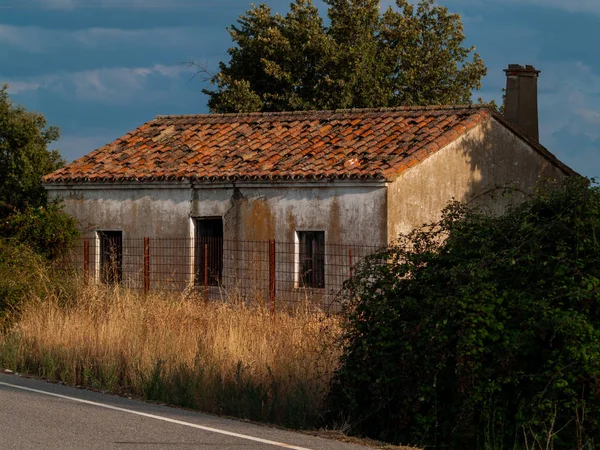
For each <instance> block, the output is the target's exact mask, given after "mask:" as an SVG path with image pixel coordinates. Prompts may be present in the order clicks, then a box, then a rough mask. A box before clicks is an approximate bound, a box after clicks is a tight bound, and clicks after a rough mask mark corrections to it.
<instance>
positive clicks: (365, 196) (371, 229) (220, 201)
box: [49, 181, 387, 300]
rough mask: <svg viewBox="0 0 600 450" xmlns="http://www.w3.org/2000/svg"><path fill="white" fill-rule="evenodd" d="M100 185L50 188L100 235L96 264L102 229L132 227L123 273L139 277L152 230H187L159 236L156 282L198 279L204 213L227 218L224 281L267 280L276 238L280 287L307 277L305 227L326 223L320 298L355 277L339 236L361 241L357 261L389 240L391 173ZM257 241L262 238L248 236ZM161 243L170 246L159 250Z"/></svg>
mask: <svg viewBox="0 0 600 450" xmlns="http://www.w3.org/2000/svg"><path fill="white" fill-rule="evenodd" d="M147 186H148V185H147ZM100 187H101V188H100ZM100 187H99V186H94V185H88V186H85V185H80V186H75V187H63V188H57V187H53V186H50V187H49V189H50V190H49V192H50V196H51V197H53V198H56V197H60V198H62V199H63V200H64V205H65V210H66V211H67V212H68V213H69V214H72V215H73V216H75V217H76V218H77V219H78V221H79V226H80V229H81V231H82V233H83V237H84V238H85V239H90V240H91V242H92V253H93V254H95V255H96V258H95V260H94V261H93V264H95V267H96V272H97V270H98V267H99V257H98V256H97V255H98V253H99V251H98V242H99V241H98V239H97V234H96V231H98V230H105V231H108V230H121V231H122V232H123V238H124V246H123V247H124V249H123V272H124V275H127V277H128V278H127V277H126V278H127V280H128V283H129V284H130V285H136V286H139V285H141V283H142V279H141V277H140V274H141V273H142V271H143V266H142V263H143V259H142V258H143V256H142V255H143V249H142V248H141V245H142V243H141V242H142V241H141V238H142V237H145V236H148V237H150V238H177V239H179V238H183V239H185V240H184V241H179V242H175V241H171V242H167V241H162V243H159V242H154V241H151V246H152V248H151V268H150V272H151V274H153V275H152V276H153V277H154V278H155V279H156V282H159V281H161V280H160V279H161V277H162V278H163V279H164V278H168V279H169V280H170V281H171V282H173V283H176V284H177V286H179V287H184V286H185V285H186V284H187V283H189V282H190V280H191V279H192V277H193V272H194V250H193V248H192V247H191V245H192V240H191V238H192V237H193V236H194V220H193V219H195V218H213V217H222V218H223V226H224V239H225V243H224V266H223V284H224V285H225V286H226V287H231V286H232V285H234V284H238V283H239V281H240V280H241V279H243V280H245V281H244V283H246V284H248V283H250V284H252V285H253V286H254V287H258V288H259V289H262V290H265V289H267V288H268V265H267V264H268V257H267V255H266V253H265V252H266V250H267V247H266V245H265V244H264V243H265V241H268V240H269V239H275V240H276V241H277V259H276V261H277V262H276V266H277V289H278V291H280V292H284V291H290V290H292V288H295V287H297V285H298V273H297V270H296V269H297V267H298V248H297V246H296V240H297V239H296V231H324V232H325V243H326V246H327V248H326V260H325V264H326V265H327V270H326V278H325V284H326V288H325V289H320V290H316V291H317V292H314V293H311V298H313V299H315V300H318V298H317V297H318V296H319V295H330V294H332V293H335V292H337V290H339V288H340V287H341V283H342V282H343V280H344V279H346V278H347V276H348V273H347V271H348V269H347V267H348V258H349V254H348V249H347V248H345V247H336V246H337V245H340V244H341V245H353V246H354V251H353V256H354V258H355V261H356V260H357V259H358V257H360V256H361V255H362V254H363V253H366V252H367V249H365V248H361V246H381V245H385V243H386V242H387V222H386V219H387V204H386V202H387V195H386V188H385V183H384V182H371V183H369V182H366V181H338V182H312V183H310V182H308V183H307V182H287V183H275V182H273V183H262V182H261V183H244V184H239V183H238V184H233V183H222V184H219V183H210V184H198V185H195V186H193V187H192V186H190V185H183V184H181V185H158V184H157V185H155V186H154V187H144V188H142V187H141V186H140V185H139V184H138V185H130V186H123V188H120V187H119V186H118V185H106V186H100ZM134 240H135V241H134ZM248 241H253V242H258V243H253V244H248V243H247V242H248ZM159 245H162V246H163V247H162V248H160V250H159V249H158V246H159ZM133 246H137V248H133ZM259 252H262V253H259ZM166 272H168V274H166ZM162 281H164V280H162ZM154 283H155V281H153V284H154ZM297 295H299V296H302V295H305V292H297Z"/></svg>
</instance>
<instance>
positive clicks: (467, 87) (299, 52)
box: [203, 0, 486, 113]
mask: <svg viewBox="0 0 600 450" xmlns="http://www.w3.org/2000/svg"><path fill="white" fill-rule="evenodd" d="M324 1H325V3H326V4H327V5H328V17H329V25H328V26H325V24H324V21H323V19H322V18H321V17H320V15H319V11H318V9H317V7H316V6H314V4H313V3H312V1H311V0H295V1H294V2H293V3H292V4H291V5H290V11H289V12H288V13H287V14H286V15H285V16H282V15H280V14H272V13H271V9H270V8H269V7H267V6H266V5H265V4H262V5H259V6H253V7H252V9H250V10H249V11H247V12H246V14H245V15H241V16H240V17H239V19H238V25H232V26H231V27H230V28H228V31H229V33H230V35H231V38H232V41H233V43H234V47H232V48H230V49H229V55H230V56H231V59H230V61H229V63H228V64H225V63H223V62H221V63H220V65H219V73H217V74H216V75H213V76H212V77H211V79H210V80H211V83H212V84H213V85H214V86H216V89H215V90H206V89H205V90H204V91H203V92H204V93H205V94H207V95H208V96H209V97H210V99H209V102H208V105H209V107H210V109H211V111H212V112H219V113H227V112H249V111H293V110H311V109H338V108H362V107H385V106H399V105H428V104H458V103H462V104H466V103H470V99H471V91H472V90H473V89H479V88H480V86H481V78H482V77H483V76H484V75H485V73H486V68H485V66H484V64H483V61H482V60H481V58H480V57H479V55H478V54H477V53H473V50H474V47H465V46H463V41H464V39H465V36H464V34H463V26H462V23H461V21H460V16H459V15H457V14H450V13H448V10H447V9H446V8H444V7H441V6H437V5H435V4H434V2H433V0H421V1H420V3H419V4H418V5H413V4H412V3H411V2H410V1H409V0H397V1H396V8H393V7H391V6H390V7H389V8H388V9H387V10H386V11H385V12H383V13H382V14H381V13H380V10H379V0H324Z"/></svg>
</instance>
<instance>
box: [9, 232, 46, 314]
mask: <svg viewBox="0 0 600 450" xmlns="http://www.w3.org/2000/svg"><path fill="white" fill-rule="evenodd" d="M46 285H47V270H46V267H45V264H44V261H43V258H42V257H41V256H40V255H37V254H36V253H35V252H34V251H32V250H31V249H30V248H28V247H27V246H25V245H22V244H20V243H18V242H16V241H14V240H9V239H0V320H1V319H3V318H4V316H5V315H6V313H7V312H9V311H10V310H12V309H14V308H15V307H17V306H18V305H19V304H20V303H21V302H22V301H23V300H25V299H27V298H28V297H30V296H31V295H32V294H40V295H41V294H42V292H43V290H44V289H45V287H46Z"/></svg>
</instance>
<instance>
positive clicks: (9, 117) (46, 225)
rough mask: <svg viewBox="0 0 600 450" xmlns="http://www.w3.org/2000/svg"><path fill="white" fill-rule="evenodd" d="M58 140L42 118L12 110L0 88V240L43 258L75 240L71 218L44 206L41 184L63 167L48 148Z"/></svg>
mask: <svg viewBox="0 0 600 450" xmlns="http://www.w3.org/2000/svg"><path fill="white" fill-rule="evenodd" d="M58 137H59V131H58V128H56V127H53V126H48V124H47V121H46V118H45V117H44V116H43V115H42V114H39V113H36V112H33V111H28V110H27V109H25V107H23V106H20V105H18V106H15V105H14V104H13V102H12V100H11V99H10V97H9V95H8V86H2V87H1V88H0V237H3V238H11V239H12V240H13V241H15V242H19V243H21V244H26V245H27V246H29V247H30V248H31V249H33V250H34V251H35V252H37V253H38V254H39V255H41V256H44V257H46V258H54V257H56V256H58V255H60V254H61V253H62V252H64V251H65V250H66V249H68V248H69V247H70V246H71V245H73V243H74V242H75V241H76V239H77V238H78V236H79V233H78V231H77V228H76V223H75V219H73V218H72V217H70V216H68V215H67V214H65V213H64V212H63V211H62V209H61V207H60V205H59V204H58V203H57V202H50V203H49V202H48V198H47V195H46V191H45V189H44V187H43V186H42V183H41V181H42V176H44V175H46V174H47V173H50V172H52V171H54V170H56V169H58V168H60V167H61V166H62V165H63V164H64V161H63V159H62V158H61V157H60V153H59V152H58V151H57V150H49V149H48V145H49V144H50V143H52V142H54V141H56V140H57V139H58ZM4 248H8V247H6V246H5V247H4ZM0 250H2V249H0ZM0 256H1V255H0ZM0 259H1V258H0ZM6 261H7V260H5V259H2V260H0V266H1V265H2V264H3V263H4V262H6ZM0 269H1V267H0Z"/></svg>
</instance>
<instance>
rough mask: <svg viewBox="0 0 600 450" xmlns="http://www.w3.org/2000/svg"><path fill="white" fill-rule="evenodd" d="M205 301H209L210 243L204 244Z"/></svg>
mask: <svg viewBox="0 0 600 450" xmlns="http://www.w3.org/2000/svg"><path fill="white" fill-rule="evenodd" d="M204 301H205V302H208V244H204Z"/></svg>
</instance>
